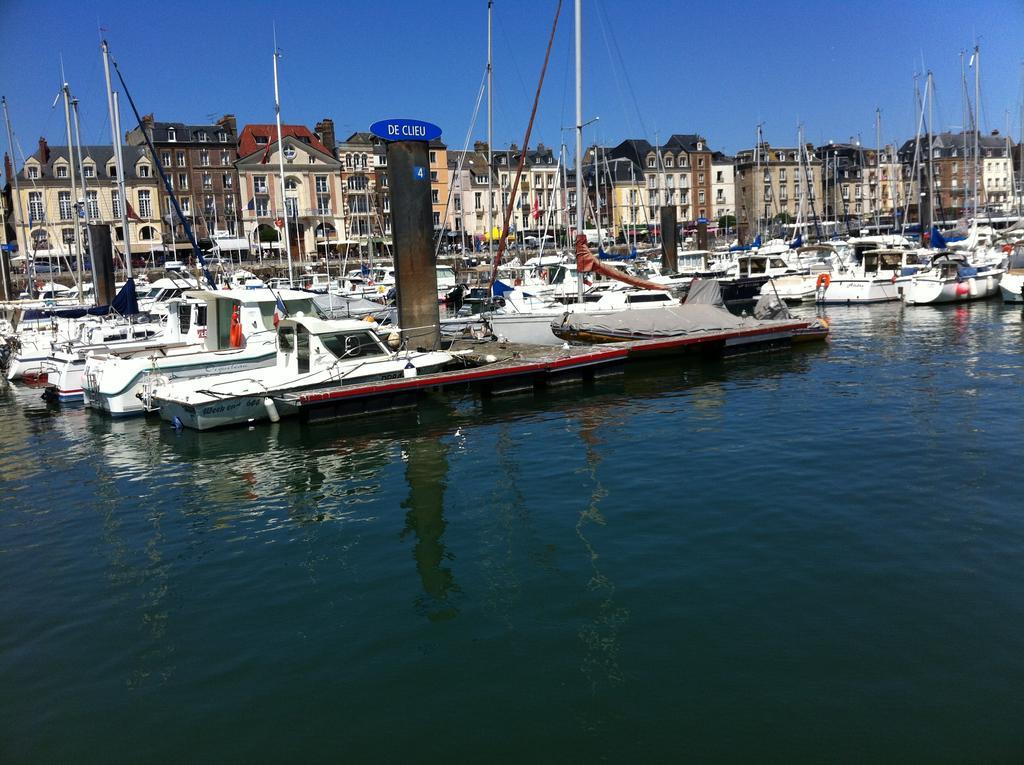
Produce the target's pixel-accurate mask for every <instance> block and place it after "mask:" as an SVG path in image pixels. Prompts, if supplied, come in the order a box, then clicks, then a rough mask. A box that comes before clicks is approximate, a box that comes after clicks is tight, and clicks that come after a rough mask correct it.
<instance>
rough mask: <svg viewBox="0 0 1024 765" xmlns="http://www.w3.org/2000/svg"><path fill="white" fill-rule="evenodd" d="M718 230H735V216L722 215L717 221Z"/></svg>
mask: <svg viewBox="0 0 1024 765" xmlns="http://www.w3.org/2000/svg"><path fill="white" fill-rule="evenodd" d="M718 227H719V228H736V216H735V215H723V216H722V217H721V218H719V219H718Z"/></svg>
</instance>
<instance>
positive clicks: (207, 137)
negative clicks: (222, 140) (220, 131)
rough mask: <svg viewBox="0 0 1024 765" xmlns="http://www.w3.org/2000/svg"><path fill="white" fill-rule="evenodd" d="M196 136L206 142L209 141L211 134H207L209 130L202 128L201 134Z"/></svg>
mask: <svg viewBox="0 0 1024 765" xmlns="http://www.w3.org/2000/svg"><path fill="white" fill-rule="evenodd" d="M196 137H197V138H198V139H199V140H200V141H203V142H204V143H205V142H206V141H209V140H210V136H209V135H208V134H207V132H206V131H205V130H200V131H199V135H198V136H196Z"/></svg>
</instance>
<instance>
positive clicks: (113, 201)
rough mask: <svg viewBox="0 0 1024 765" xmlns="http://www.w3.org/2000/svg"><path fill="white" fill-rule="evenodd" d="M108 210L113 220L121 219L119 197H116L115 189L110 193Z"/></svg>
mask: <svg viewBox="0 0 1024 765" xmlns="http://www.w3.org/2000/svg"><path fill="white" fill-rule="evenodd" d="M110 210H111V212H112V213H113V216H114V217H115V218H120V217H121V197H120V196H119V195H118V191H117V189H111V191H110Z"/></svg>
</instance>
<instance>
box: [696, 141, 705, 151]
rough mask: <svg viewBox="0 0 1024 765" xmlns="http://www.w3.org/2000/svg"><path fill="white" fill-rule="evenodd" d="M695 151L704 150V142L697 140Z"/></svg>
mask: <svg viewBox="0 0 1024 765" xmlns="http://www.w3.org/2000/svg"><path fill="white" fill-rule="evenodd" d="M697 151H704V142H703V141H697Z"/></svg>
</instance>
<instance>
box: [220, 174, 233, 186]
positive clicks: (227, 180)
mask: <svg viewBox="0 0 1024 765" xmlns="http://www.w3.org/2000/svg"><path fill="white" fill-rule="evenodd" d="M220 182H221V184H222V185H223V186H224V188H226V189H230V188H231V187H232V186H234V185H235V182H234V179H233V177H232V175H231V173H223V174H222V175H221V177H220Z"/></svg>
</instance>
